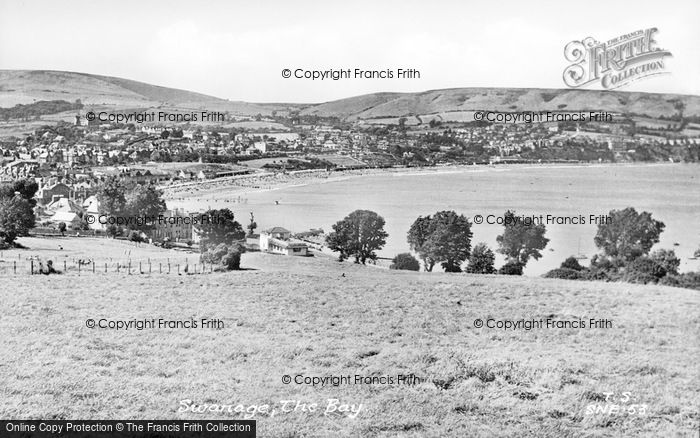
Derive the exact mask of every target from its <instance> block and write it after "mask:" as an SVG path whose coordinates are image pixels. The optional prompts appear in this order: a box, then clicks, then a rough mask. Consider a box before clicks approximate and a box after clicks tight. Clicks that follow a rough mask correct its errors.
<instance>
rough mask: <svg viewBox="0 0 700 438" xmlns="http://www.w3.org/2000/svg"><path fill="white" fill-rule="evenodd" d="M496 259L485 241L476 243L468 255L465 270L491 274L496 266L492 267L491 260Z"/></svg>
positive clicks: (471, 272)
mask: <svg viewBox="0 0 700 438" xmlns="http://www.w3.org/2000/svg"><path fill="white" fill-rule="evenodd" d="M495 260H496V257H495V255H494V254H493V251H491V248H489V247H488V246H486V244H485V243H479V244H477V245H476V246H475V247H474V249H473V250H472V253H471V255H470V256H469V265H467V272H469V273H470V274H493V273H495V272H496V268H494V267H493V262H494V261H495Z"/></svg>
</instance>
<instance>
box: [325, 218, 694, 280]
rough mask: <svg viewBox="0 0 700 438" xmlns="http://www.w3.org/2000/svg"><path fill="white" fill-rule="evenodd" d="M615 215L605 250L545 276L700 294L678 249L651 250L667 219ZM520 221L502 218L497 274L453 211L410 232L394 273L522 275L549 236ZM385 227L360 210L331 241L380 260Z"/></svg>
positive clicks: (603, 233)
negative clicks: (437, 269) (502, 260)
mask: <svg viewBox="0 0 700 438" xmlns="http://www.w3.org/2000/svg"><path fill="white" fill-rule="evenodd" d="M609 216H610V218H611V219H610V220H609V221H606V223H602V224H599V225H598V229H597V233H596V235H595V238H594V242H595V244H596V246H597V247H598V248H599V249H600V251H601V253H600V254H597V255H595V256H593V258H592V259H591V264H590V266H589V267H583V266H581V265H580V263H579V261H578V260H577V259H576V258H575V257H569V258H568V259H566V260H565V261H564V262H563V263H562V265H561V267H560V268H557V269H555V270H552V271H550V272H548V273H547V274H545V277H549V278H564V279H582V280H602V281H627V282H632V283H644V284H646V283H660V284H665V285H670V286H679V287H688V288H695V289H700V273H696V272H689V273H684V274H680V273H679V272H678V268H679V266H680V259H679V258H678V257H677V256H676V254H675V252H674V251H673V250H669V249H658V250H656V251H654V252H650V251H651V248H652V247H653V246H654V245H655V244H657V243H658V242H659V237H660V235H661V233H662V232H663V230H664V228H665V225H664V223H663V222H661V221H658V220H656V219H654V218H653V217H652V215H651V213H649V212H646V211H643V212H637V211H636V210H635V209H634V208H633V207H628V208H625V209H623V210H611V211H610V213H609ZM515 218H516V213H515V212H514V211H510V210H508V211H506V212H505V214H504V230H503V233H502V234H500V235H499V236H498V237H497V238H496V241H497V243H498V248H497V249H496V251H497V252H499V253H500V254H503V255H504V256H505V260H506V261H505V264H504V265H503V266H501V267H500V268H498V269H496V268H495V266H494V263H495V253H494V251H493V250H492V249H491V248H489V247H488V245H486V244H485V243H483V242H482V243H478V244H476V245H475V246H474V247H473V248H472V237H473V233H472V229H471V227H472V223H471V222H470V221H469V219H468V218H467V217H466V216H464V215H462V214H458V213H456V212H454V211H438V212H436V213H435V214H433V215H428V216H419V217H418V218H417V219H416V220H415V221H414V222H413V224H412V225H411V227H410V228H409V230H408V233H407V243H408V245H409V247H410V250H411V252H406V253H401V254H398V255H396V256H395V257H394V259H393V260H392V264H391V266H390V268H391V269H400V270H411V271H418V270H420V268H421V263H422V266H423V269H424V270H425V271H427V272H432V271H433V269H434V268H435V266H438V265H439V266H440V267H442V269H443V270H444V271H445V272H462V271H466V272H468V273H474V274H496V273H497V274H503V275H522V273H523V269H524V268H525V266H526V265H527V263H528V261H530V260H531V259H535V260H539V259H540V258H541V257H542V250H544V249H545V247H546V246H547V244H548V243H549V239H548V238H547V237H545V233H546V227H545V225H544V224H531V223H526V222H525V221H516V220H515ZM384 225H385V221H384V218H382V217H381V216H380V215H378V214H377V213H375V212H373V211H369V210H356V211H354V212H352V213H350V214H349V215H348V216H346V217H345V218H344V219H342V220H340V221H338V222H337V223H336V224H335V225H333V232H331V233H330V234H329V235H328V236H327V239H326V243H327V245H328V247H329V248H330V249H331V250H333V251H335V252H338V253H339V257H338V258H339V260H340V261H343V260H347V259H354V261H355V263H362V264H366V262H367V261H371V262H375V261H376V260H377V251H379V250H381V249H382V248H383V247H384V245H385V244H386V238H387V237H388V234H387V232H386V231H385V230H384ZM698 253H700V249H699V250H698ZM414 254H415V256H414Z"/></svg>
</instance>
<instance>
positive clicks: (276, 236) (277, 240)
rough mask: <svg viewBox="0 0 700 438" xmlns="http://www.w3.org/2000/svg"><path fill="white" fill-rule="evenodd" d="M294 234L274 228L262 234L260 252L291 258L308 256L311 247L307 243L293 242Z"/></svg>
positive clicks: (283, 229) (280, 228)
mask: <svg viewBox="0 0 700 438" xmlns="http://www.w3.org/2000/svg"><path fill="white" fill-rule="evenodd" d="M291 237H292V232H291V231H289V230H287V229H285V228H282V227H274V228H270V229H268V230H265V231H263V232H262V233H260V251H267V252H272V253H275V254H283V255H290V256H307V255H309V247H308V245H307V244H306V243H303V242H296V241H292V240H291Z"/></svg>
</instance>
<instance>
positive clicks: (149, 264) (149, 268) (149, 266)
mask: <svg viewBox="0 0 700 438" xmlns="http://www.w3.org/2000/svg"><path fill="white" fill-rule="evenodd" d="M148 273H149V274H150V273H151V260H150V259H149V260H148Z"/></svg>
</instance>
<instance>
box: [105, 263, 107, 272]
mask: <svg viewBox="0 0 700 438" xmlns="http://www.w3.org/2000/svg"><path fill="white" fill-rule="evenodd" d="M106 273H107V262H105V274H106Z"/></svg>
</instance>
